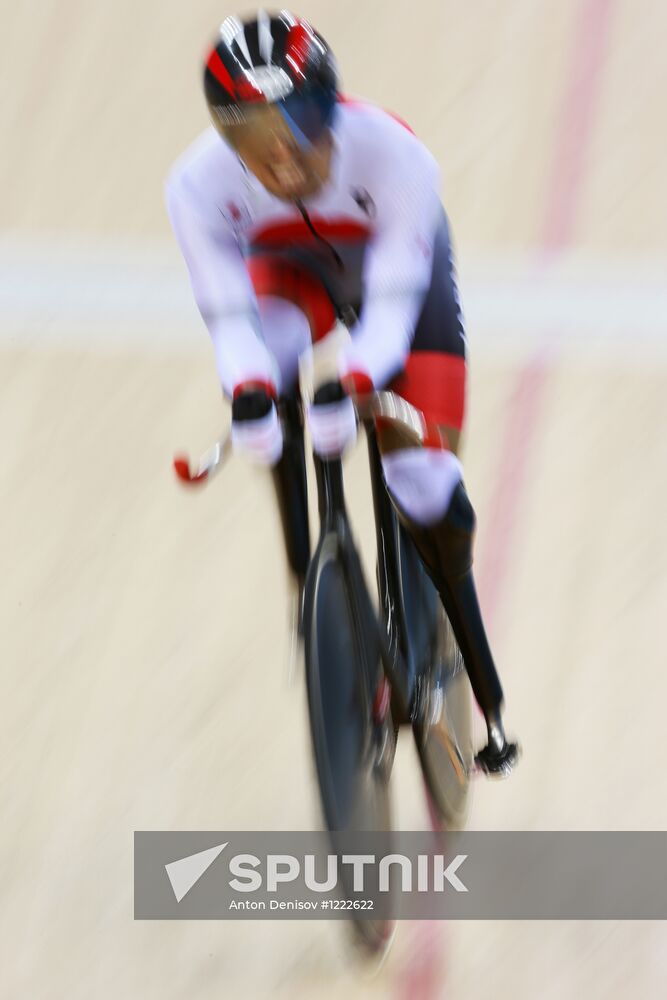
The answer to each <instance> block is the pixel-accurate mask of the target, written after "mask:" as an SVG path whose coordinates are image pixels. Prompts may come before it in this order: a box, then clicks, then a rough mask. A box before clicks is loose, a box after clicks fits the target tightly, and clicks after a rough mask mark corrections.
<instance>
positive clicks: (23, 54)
mask: <svg viewBox="0 0 667 1000" xmlns="http://www.w3.org/2000/svg"><path fill="white" fill-rule="evenodd" d="M2 7H3V13H4V17H3V26H4V27H3V36H4V37H3V42H4V44H3V50H4V51H3V58H2V65H3V92H4V99H3V101H2V110H1V111H0V140H1V144H2V149H3V156H2V159H1V161H0V191H1V193H2V194H1V197H2V207H1V211H2V216H1V218H2V232H1V233H0V254H1V256H2V274H3V279H4V280H3V282H2V289H1V290H0V317H1V320H2V338H1V339H0V347H1V351H2V355H1V357H2V361H1V364H2V375H1V393H0V426H1V427H2V440H3V449H2V452H3V454H2V470H1V472H0V477H1V478H0V496H1V498H2V508H1V509H2V517H1V521H0V537H1V539H2V546H1V551H2V566H3V572H2V575H1V578H0V591H1V600H0V615H1V616H2V624H3V627H2V639H3V656H2V678H3V685H2V687H3V696H2V725H1V726H0V733H1V738H0V774H1V786H0V787H1V797H2V825H1V828H0V829H1V833H0V857H1V859H2V861H1V869H0V870H1V871H2V895H3V906H2V909H1V911H0V982H2V985H1V986H0V995H1V996H2V997H3V998H4V997H7V998H12V1000H14V998H31V1000H38V998H49V1000H50V998H68V1000H78V998H81V1000H83V998H85V1000H90V998H93V997H94V998H105V1000H106V998H114V1000H115V998H132V1000H144V998H145V1000H148V998H160V1000H172V998H173V1000H176V998H202V1000H208V998H213V997H216V998H217V997H230V998H236V997H269V996H281V997H304V998H305V997H308V998H311V997H312V998H315V997H338V996H340V995H341V994H342V993H343V992H344V993H345V995H346V996H348V997H353V996H354V997H357V996H358V997H365V996H368V997H376V996H377V997H392V998H393V997H404V998H408V997H451V998H453V1000H454V998H455V1000H476V998H477V997H479V996H481V995H486V994H487V993H489V994H491V995H493V996H498V997H500V998H505V997H511V998H512V1000H533V998H535V997H538V996H539V997H540V998H549V1000H550V998H564V997H571V996H574V995H580V996H585V997H586V998H587V1000H594V998H595V1000H597V998H600V1000H602V998H604V1000H621V998H625V997H626V996H628V995H630V994H632V995H633V996H636V997H641V998H642V1000H652V998H656V1000H657V998H659V997H664V995H665V981H666V978H667V929H665V928H664V927H663V926H661V925H658V924H652V923H634V924H630V923H589V924H587V923H574V922H573V923H561V924H556V923H533V924H529V923H467V924H466V923H460V924H453V925H446V926H445V925H441V924H438V925H436V924H420V925H417V924H404V925H401V926H400V928H399V930H398V934H397V937H396V940H395V944H394V948H393V950H392V952H391V954H390V956H389V958H388V960H387V962H386V963H385V965H384V966H383V968H382V970H381V971H380V972H379V974H378V975H377V976H376V977H375V978H373V979H372V980H367V979H363V978H360V977H359V975H358V974H357V973H355V972H354V971H353V970H350V969H347V968H346V966H345V963H344V960H343V958H342V954H341V951H340V945H339V937H338V933H337V930H336V928H335V926H334V925H330V924H324V923H307V922H297V923H268V922H267V923H264V922H262V923H224V924H222V923H195V922H192V923H135V922H133V920H132V833H133V831H134V830H136V829H204V830H206V829H213V830H216V829H217V830H220V829H235V828H236V829H253V828H258V829H262V828H266V829H280V828H282V829H300V828H301V829H303V828H308V827H312V826H313V825H317V824H318V822H319V820H318V815H317V806H316V799H315V794H314V789H313V785H312V780H311V770H310V763H309V748H308V736H307V730H306V716H305V700H304V695H303V684H302V679H301V677H300V676H297V677H296V678H295V679H294V678H293V679H292V680H291V681H290V679H289V677H288V662H289V658H288V650H287V628H286V622H287V604H286V598H285V597H284V593H285V590H284V572H283V566H282V562H281V554H280V549H279V544H278V535H277V527H276V521H275V518H274V515H273V513H272V507H271V494H270V491H269V488H268V485H267V482H266V478H265V477H264V476H262V474H261V473H259V472H257V471H252V470H249V469H248V468H246V467H245V466H244V465H243V464H242V463H241V462H234V463H233V464H232V465H231V466H230V467H229V468H228V469H227V470H226V472H225V474H224V475H223V476H222V477H221V478H220V479H219V480H217V481H216V483H215V484H214V485H213V484H212V485H211V487H210V488H209V489H207V490H205V491H203V492H202V493H201V494H200V495H198V496H196V497H193V496H192V495H186V494H185V493H184V492H182V491H181V490H179V489H178V488H177V486H176V484H175V483H174V481H173V479H172V475H171V471H170V460H171V455H172V452H173V450H174V448H176V447H187V448H189V449H190V450H192V451H194V452H197V451H199V450H203V448H205V447H206V446H207V445H208V444H209V442H210V439H211V438H212V437H213V436H214V435H216V434H217V433H218V431H219V429H220V428H221V426H222V425H223V424H224V423H225V422H226V421H227V419H228V417H227V414H226V412H225V411H224V409H223V407H222V406H221V403H220V396H219V391H218V387H217V383H216V377H215V371H214V367H213V359H212V352H211V350H210V347H209V344H208V340H207V336H206V333H205V331H204V330H203V327H202V325H201V323H200V321H199V319H198V317H197V315H196V312H195V309H194V306H193V305H192V304H191V301H190V297H189V290H188V286H187V279H186V275H185V271H184V269H183V267H182V266H181V263H180V260H179V258H178V253H177V250H176V248H175V245H174V242H173V240H172V239H171V235H170V232H169V229H168V224H167V222H166V218H165V213H164V210H163V205H162V190H161V187H162V179H163V176H164V174H165V172H166V170H167V169H168V166H169V164H170V163H171V161H172V160H173V159H174V157H175V156H176V155H177V154H178V153H179V152H180V150H181V149H182V148H183V147H184V146H185V145H186V144H187V143H188V142H189V141H190V139H191V138H192V137H193V136H194V135H196V134H197V133H198V131H199V130H200V129H201V128H203V127H204V126H205V125H206V119H205V111H204V107H203V102H202V100H201V97H200V94H199V89H198V88H199V77H198V73H199V70H198V66H199V59H200V56H201V53H202V50H203V46H204V44H205V42H206V40H207V39H208V37H209V35H210V33H211V31H212V29H214V28H215V25H216V24H217V23H218V22H219V21H220V20H221V19H222V17H223V16H225V15H226V14H227V13H230V12H231V9H228V8H226V7H224V5H223V6H222V7H221V6H220V5H219V4H216V3H213V2H212V0H199V2H197V3H193V4H183V3H179V2H176V0H161V2H160V3H158V2H157V0H142V2H141V3H140V4H133V3H129V2H127V0H118V2H117V3H114V4H103V3H100V2H94V3H90V2H84V0H60V2H58V3H56V2H55V0H39V3H37V2H36V0H30V2H26V3H24V4H21V5H19V6H15V5H10V4H9V3H8V2H7V0H3V2H2ZM300 12H301V13H303V14H305V15H307V16H309V17H310V18H311V19H312V21H313V23H315V24H316V25H317V26H318V28H319V29H320V30H321V31H322V33H323V34H324V35H325V36H326V37H327V38H328V39H329V40H330V41H331V43H332V44H333V45H334V47H335V49H336V51H337V53H338V58H339V62H340V64H341V67H342V72H343V75H344V79H345V84H346V88H347V89H348V90H349V91H350V92H352V93H359V94H363V95H365V96H367V97H369V98H372V99H375V100H377V101H378V102H379V103H381V104H383V105H385V106H388V107H391V108H393V109H394V110H396V111H397V112H398V113H399V114H402V115H403V116H404V117H405V118H406V119H408V120H409V121H410V122H411V124H412V125H413V126H414V128H415V129H416V131H417V132H418V134H420V135H421V136H422V137H423V138H424V140H425V141H426V142H427V143H428V144H429V145H430V147H431V148H432V149H433V151H434V152H435V153H436V155H437V156H438V158H439V160H440V162H441V164H442V168H443V175H444V197H445V201H446V205H447V208H448V211H449V214H450V216H451V218H452V222H453V226H454V231H455V234H456V237H457V244H458V250H459V259H460V271H461V281H462V287H463V293H464V296H465V298H464V305H465V306H466V307H467V314H468V325H469V339H470V354H471V382H470V410H469V421H468V430H467V446H466V453H465V465H466V475H467V480H468V484H469V488H470V492H471V494H472V498H473V501H474V502H475V504H476V507H477V510H478V514H479V531H478V547H477V569H478V576H479V580H480V585H481V592H482V596H483V601H484V607H485V611H486V614H487V617H488V620H489V628H490V631H491V635H492V639H493V643H494V646H495V649H496V652H497V657H498V660H499V663H500V665H501V668H502V674H503V678H504V682H505V687H506V693H507V700H508V723H509V724H510V726H511V728H512V729H513V730H515V731H516V732H517V733H519V734H520V736H521V739H522V742H523V744H524V751H525V755H524V760H523V762H522V764H521V767H520V769H519V770H518V772H517V773H516V775H515V776H514V777H513V778H512V780H511V781H510V782H507V783H501V784H494V785H489V784H479V785H477V786H476V788H475V796H474V802H473V807H472V813H471V817H470V823H469V825H470V827H471V828H478V829H661V828H664V827H665V825H666V824H667V796H666V795H665V774H664V772H665V766H664V759H665V753H664V745H665V742H664V740H665V736H664V734H665V721H664V720H665V704H666V703H667V680H666V677H665V670H664V666H665V662H664V635H663V627H664V617H665V609H666V608H667V583H666V580H667V573H666V569H667V567H666V565H665V562H666V554H667V527H666V525H667V519H666V518H665V511H666V510H667V445H666V443H665V426H666V424H667V348H666V335H667V318H666V317H667V295H666V293H665V274H666V273H667V266H666V265H667V210H666V208H665V205H666V202H665V193H664V180H665V177H666V176H667V147H666V146H665V142H664V121H665V100H666V97H667V61H666V60H665V56H664V44H663V41H662V40H663V38H664V34H665V28H666V27H667V19H666V15H665V9H664V4H663V3H661V2H660V0H635V2H631V0H565V2H561V3H556V2H550V0H504V2H499V0H481V2H479V3H476V4H458V3H454V2H452V0H443V2H440V3H433V2H431V0H429V2H428V3H426V2H425V0H424V2H421V3H417V4H416V5H415V4H410V3H404V2H397V0H389V3H387V4H378V3H371V2H368V3H366V4H359V3H354V4H353V3H350V2H347V0H339V2H338V3H336V4H334V3H329V4H325V3H316V2H312V3H311V2H308V0H304V4H303V5H302V7H301V10H300ZM661 122H662V125H661V124H660V123H661ZM348 481H349V484H350V491H351V495H352V510H353V513H354V517H355V524H356V528H357V534H358V535H359V536H360V537H361V538H363V539H364V543H365V544H366V545H367V546H368V543H369V542H370V541H371V539H370V510H369V507H368V493H367V482H366V477H365V474H364V468H363V450H362V449H361V448H360V449H359V450H358V451H357V452H356V453H355V454H354V455H353V456H352V457H351V458H350V460H349V462H348ZM369 551H370V549H369ZM394 801H395V804H396V813H397V822H398V823H400V825H401V826H402V827H403V828H406V829H411V828H412V829H414V828H425V826H426V823H427V817H426V814H425V808H424V804H423V801H422V793H421V786H420V782H419V780H418V775H417V770H416V762H415V757H414V753H413V751H412V749H411V747H410V746H409V743H408V741H407V740H404V745H403V746H401V747H400V748H399V755H398V761H397V769H396V774H395V780H394Z"/></svg>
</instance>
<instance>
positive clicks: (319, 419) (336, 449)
mask: <svg viewBox="0 0 667 1000" xmlns="http://www.w3.org/2000/svg"><path fill="white" fill-rule="evenodd" d="M308 429H309V430H310V438H311V441H312V443H313V451H314V452H315V453H316V454H317V455H319V456H320V457H321V458H336V457H338V456H339V455H342V454H343V452H344V451H345V449H346V448H347V447H348V445H350V444H351V443H352V442H353V441H354V440H355V439H356V436H357V415H356V413H355V409H354V403H353V402H352V400H351V399H350V397H349V396H348V395H347V394H346V392H345V390H344V389H343V386H342V385H341V383H340V382H327V383H325V385H323V386H320V388H319V389H318V390H317V392H316V393H315V397H314V399H313V402H312V404H311V405H310V406H309V407H308Z"/></svg>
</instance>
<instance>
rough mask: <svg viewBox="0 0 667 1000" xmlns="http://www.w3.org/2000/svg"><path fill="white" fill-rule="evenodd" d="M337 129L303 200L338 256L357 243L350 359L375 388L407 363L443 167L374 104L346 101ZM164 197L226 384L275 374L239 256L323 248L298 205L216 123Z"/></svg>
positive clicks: (426, 276) (174, 174) (229, 388)
mask: <svg viewBox="0 0 667 1000" xmlns="http://www.w3.org/2000/svg"><path fill="white" fill-rule="evenodd" d="M333 134H334V152H333V156H332V162H331V172H330V176H329V178H328V180H327V182H326V184H324V185H323V187H322V188H321V189H320V190H319V191H318V193H317V194H316V195H314V196H312V197H310V198H307V199H304V207H305V208H306V210H307V212H308V215H309V217H310V220H311V222H312V224H313V226H314V228H315V229H316V230H317V232H318V233H319V234H320V236H322V237H324V238H325V239H326V240H328V241H329V242H330V243H331V244H333V246H334V247H335V248H336V249H337V250H340V251H341V256H342V257H343V258H345V256H346V254H345V249H346V248H347V249H348V250H349V249H350V248H356V250H357V259H358V266H357V267H356V271H357V273H356V275H351V276H348V277H351V278H352V284H354V281H355V280H356V281H357V282H358V284H359V286H360V290H361V295H362V299H363V310H362V313H361V318H360V320H359V322H358V323H357V324H356V326H355V327H354V329H353V331H352V332H353V341H352V344H351V345H350V347H349V348H348V357H347V359H346V361H347V363H348V366H349V367H350V368H354V369H358V370H361V371H364V372H366V373H367V374H368V375H369V376H370V377H371V379H372V381H373V383H374V385H376V386H382V385H384V384H385V383H386V381H387V380H388V379H389V378H390V376H391V375H393V374H394V373H396V372H397V371H398V370H400V369H401V367H402V365H403V363H404V362H405V359H406V357H407V355H408V353H409V351H410V344H411V340H412V336H413V333H414V329H415V325H416V323H417V319H418V316H419V312H420V307H421V304H422V302H423V300H424V297H425V295H426V292H427V289H428V287H429V282H430V280H431V271H432V257H433V243H434V237H435V232H436V228H437V226H438V224H439V221H440V219H441V216H442V208H441V205H440V199H439V195H438V186H439V170H438V166H437V164H436V162H435V160H434V159H433V157H432V156H431V154H430V153H429V152H428V150H427V149H426V148H425V146H424V145H423V144H422V143H421V142H420V141H419V140H418V139H417V138H416V136H414V135H413V134H412V133H411V132H410V130H409V129H408V128H406V127H405V126H404V125H403V124H401V123H400V122H398V121H397V120H396V119H395V118H394V117H392V116H391V115H389V114H388V113H386V112H384V111H382V110H380V109H379V108H376V107H374V106H372V105H368V104H363V103H356V102H347V101H344V102H341V103H340V104H339V106H338V110H337V116H336V119H335V123H334V128H333ZM166 198H167V207H168V211H169V216H170V219H171V222H172V225H173V228H174V232H175V234H176V237H177V240H178V242H179V245H180V248H181V250H182V253H183V255H184V257H185V260H186V263H187V266H188V270H189V273H190V279H191V283H192V290H193V293H194V296H195V299H196V302H197V305H198V307H199V310H200V312H201V315H202V317H203V319H204V321H205V323H206V325H207V327H208V330H209V332H210V334H211V337H212V339H213V343H214V347H215V353H216V360H217V367H218V373H219V376H220V381H221V383H222V386H223V388H224V390H225V391H226V392H227V393H228V394H230V395H231V394H232V393H233V390H234V387H235V386H236V385H238V384H240V383H243V382H247V381H252V380H255V379H259V380H268V381H275V379H276V366H275V364H274V361H273V358H272V356H271V354H270V352H269V350H268V349H267V347H266V345H265V343H264V341H263V338H262V331H261V327H260V322H259V311H258V308H257V301H256V298H255V292H254V289H253V285H252V282H251V280H250V276H249V274H248V269H247V267H246V263H245V259H246V258H247V256H248V254H249V253H253V252H257V249H258V248H260V249H262V248H267V249H270V250H271V251H272V252H275V253H276V254H280V253H282V252H287V253H289V252H293V251H294V249H295V248H297V250H298V249H299V248H302V249H308V248H311V249H313V251H314V252H317V253H322V252H323V251H322V247H321V245H318V243H317V241H316V240H315V238H314V237H313V235H312V233H311V232H310V230H309V228H308V226H307V225H306V222H305V221H304V219H303V218H302V216H301V214H300V212H299V210H298V208H297V206H296V205H294V204H292V203H290V202H286V201H282V200H280V199H279V198H276V197H274V196H273V195H271V194H270V193H269V192H268V191H267V190H266V189H265V188H264V187H263V186H262V185H261V184H260V183H259V181H258V180H257V179H256V178H255V177H254V176H253V175H252V174H250V173H249V172H248V171H247V170H246V168H245V167H244V165H243V164H242V163H241V161H240V160H239V158H238V157H237V156H236V154H235V153H234V152H233V151H232V149H230V147H228V146H227V145H226V143H225V142H224V141H223V140H222V139H221V138H220V136H219V135H218V133H217V132H216V131H215V130H214V129H213V128H210V129H208V130H207V131H206V132H205V133H204V134H203V135H201V136H200V137H199V139H198V140H197V141H196V142H195V143H194V144H193V145H192V146H191V147H190V148H189V149H188V150H187V151H186V152H185V154H184V155H183V156H182V157H181V158H180V159H179V160H178V162H177V163H176V164H175V166H174V168H173V169H172V171H171V173H170V175H169V177H168V180H167V186H166ZM324 253H326V247H325V248H324ZM353 256H354V255H353Z"/></svg>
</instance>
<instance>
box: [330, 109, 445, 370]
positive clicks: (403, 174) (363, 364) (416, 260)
mask: <svg viewBox="0 0 667 1000" xmlns="http://www.w3.org/2000/svg"><path fill="white" fill-rule="evenodd" d="M396 128H400V126H396ZM408 140H409V141H405V142H404V143H403V144H402V146H401V150H400V156H399V157H398V158H396V159H394V161H393V162H392V165H391V169H390V170H388V171H387V176H386V178H385V180H384V183H383V184H382V185H381V187H380V190H379V195H378V198H377V202H376V205H377V220H376V223H377V229H376V232H375V234H374V237H373V239H372V240H371V242H370V244H369V246H368V249H367V254H366V259H365V263H364V276H363V279H364V299H363V303H364V304H363V309H362V315H361V320H360V322H359V323H358V324H357V326H356V327H355V328H354V330H353V339H352V342H351V344H350V345H349V346H348V347H347V348H346V349H345V351H344V354H343V357H342V359H341V372H342V374H346V373H347V372H349V371H360V372H363V373H365V374H367V375H368V376H370V378H371V380H372V382H373V385H374V386H376V387H378V388H380V387H382V386H383V385H385V384H386V383H387V382H388V381H389V379H390V378H391V377H392V376H393V375H396V374H397V373H398V372H399V371H400V370H401V369H402V368H403V366H404V364H405V361H406V358H407V356H408V354H409V352H410V345H411V343H412V339H413V336H414V331H415V327H416V324H417V320H418V318H419V313H420V311H421V307H422V304H423V301H424V297H425V295H426V292H427V290H428V287H429V283H430V280H431V270H432V256H433V241H434V236H435V231H436V227H437V223H438V219H439V215H440V213H441V211H442V208H441V204H440V200H439V196H438V186H439V179H440V175H439V169H438V166H437V164H436V162H435V160H434V159H433V157H432V156H431V155H430V153H428V151H427V150H426V149H425V148H424V147H423V146H422V145H421V143H420V142H419V141H418V140H417V139H415V138H414V137H412V136H409V137H408Z"/></svg>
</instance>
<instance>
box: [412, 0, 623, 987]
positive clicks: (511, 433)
mask: <svg viewBox="0 0 667 1000" xmlns="http://www.w3.org/2000/svg"><path fill="white" fill-rule="evenodd" d="M614 3H615V0H585V2H584V3H583V4H582V6H581V13H580V18H579V23H578V24H577V27H576V31H575V41H574V46H573V50H572V58H571V61H570V67H569V72H568V77H567V80H568V85H567V89H566V91H565V94H564V96H563V102H562V105H561V111H560V118H559V124H558V126H557V132H556V148H555V153H554V157H553V160H552V165H551V171H550V179H549V183H548V185H547V192H548V193H547V203H546V210H545V213H544V218H543V219H542V223H541V226H540V229H539V232H540V247H541V249H542V251H543V258H544V259H546V261H548V260H549V259H550V258H551V257H552V256H553V255H554V254H556V253H558V251H559V250H562V249H563V248H564V247H566V246H567V245H568V244H569V243H570V242H571V240H572V235H573V232H574V227H575V223H576V219H577V213H578V208H579V202H580V198H581V191H582V182H583V179H584V176H585V167H586V155H587V152H588V148H589V144H590V137H591V133H592V131H593V125H594V123H595V116H596V112H597V106H598V98H599V94H600V89H601V80H602V72H603V69H604V65H605V58H606V55H607V52H608V40H609V35H610V27H611V21H612V15H613V12H614ZM555 334H556V331H555ZM552 353H553V351H552V349H551V345H550V344H546V345H544V346H542V347H541V348H539V349H538V350H537V351H536V352H535V354H534V356H533V357H532V358H530V359H529V360H528V362H527V363H526V364H525V365H524V367H523V369H522V370H521V371H520V373H519V375H518V376H517V379H516V383H515V388H514V392H513V395H512V401H511V403H510V409H509V413H508V414H507V421H506V424H505V434H504V437H503V441H502V444H501V447H500V451H499V460H498V467H497V471H496V482H495V487H494V489H493V491H492V495H491V496H492V498H491V504H490V508H489V510H490V519H491V523H490V525H489V533H488V537H489V543H488V545H487V550H486V553H485V558H484V559H483V560H482V562H481V565H480V566H479V568H478V572H477V580H478V585H479V589H480V599H481V601H482V608H483V610H484V615H485V619H486V622H487V628H489V629H490V630H491V631H492V630H493V625H494V623H495V622H496V621H497V620H498V618H499V611H500V610H501V595H502V594H503V593H504V592H505V591H506V590H507V582H508V569H509V565H510V554H511V553H512V552H513V551H514V550H515V545H516V542H517V538H516V535H517V532H516V527H517V511H518V508H519V504H520V501H521V496H522V493H523V491H524V486H525V484H526V482H527V480H528V473H529V470H530V466H531V460H532V457H533V454H534V444H535V442H536V440H537V436H538V435H537V431H538V429H539V420H540V416H541V411H542V407H543V402H544V395H545V389H546V387H547V385H548V383H549V370H550V359H551V356H552ZM415 926H416V928H417V930H416V934H415V941H414V944H413V946H412V948H411V949H410V959H409V960H408V962H407V964H406V966H405V967H404V968H403V969H402V970H401V971H400V972H399V975H398V979H397V984H396V985H397V988H396V991H395V996H396V997H397V998H400V1000H435V998H436V997H439V996H440V997H441V996H442V995H443V986H444V983H443V981H442V977H441V976H439V975H438V971H439V970H438V966H439V959H440V960H441V959H442V951H443V948H442V946H440V947H439V940H440V938H441V937H442V935H441V934H440V933H439V929H440V928H439V924H437V923H435V922H433V921H430V922H425V923H423V924H417V925H415Z"/></svg>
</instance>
